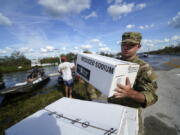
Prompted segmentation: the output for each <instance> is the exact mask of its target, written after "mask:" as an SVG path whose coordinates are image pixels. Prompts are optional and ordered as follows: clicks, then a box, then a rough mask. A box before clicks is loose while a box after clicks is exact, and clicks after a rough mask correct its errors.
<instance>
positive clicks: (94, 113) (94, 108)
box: [5, 98, 139, 135]
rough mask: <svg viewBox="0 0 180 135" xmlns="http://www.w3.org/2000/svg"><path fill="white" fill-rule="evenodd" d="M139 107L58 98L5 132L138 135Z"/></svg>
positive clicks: (15, 134)
mask: <svg viewBox="0 0 180 135" xmlns="http://www.w3.org/2000/svg"><path fill="white" fill-rule="evenodd" d="M138 129H139V127H138V110H137V109H135V108H129V107H125V106H121V105H115V104H104V103H96V102H90V101H82V100H77V99H69V98H61V99H59V100H57V101H56V102H54V103H52V104H50V105H48V106H47V107H45V108H44V109H42V110H40V111H38V112H36V113H34V114H32V115H31V116H29V117H27V118H25V119H24V120H22V121H20V122H19V123H17V124H15V125H13V126H12V127H10V128H8V129H7V130H6V131H5V134H6V135H137V134H138Z"/></svg>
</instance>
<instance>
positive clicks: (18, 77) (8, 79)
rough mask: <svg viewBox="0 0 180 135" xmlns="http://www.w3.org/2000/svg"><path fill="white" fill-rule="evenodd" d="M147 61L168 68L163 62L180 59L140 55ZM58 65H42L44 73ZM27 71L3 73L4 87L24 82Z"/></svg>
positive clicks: (52, 81) (154, 65)
mask: <svg viewBox="0 0 180 135" xmlns="http://www.w3.org/2000/svg"><path fill="white" fill-rule="evenodd" d="M141 59H143V60H144V61H146V62H148V63H149V64H150V65H151V66H152V67H153V68H154V69H155V70H170V69H172V67H169V66H166V65H165V64H164V63H165V62H168V61H170V60H172V59H180V56H173V55H149V57H141ZM57 70H58V66H50V67H44V71H45V73H46V74H51V73H56V72H57ZM27 75H28V73H27V71H21V72H14V73H6V74H3V79H4V82H5V85H6V88H8V87H12V86H14V85H15V84H16V83H20V82H24V81H25V80H26V77H27ZM57 78H58V77H57V76H54V77H51V79H50V81H49V82H48V83H47V84H46V85H45V86H44V87H45V88H48V87H51V86H54V85H57Z"/></svg>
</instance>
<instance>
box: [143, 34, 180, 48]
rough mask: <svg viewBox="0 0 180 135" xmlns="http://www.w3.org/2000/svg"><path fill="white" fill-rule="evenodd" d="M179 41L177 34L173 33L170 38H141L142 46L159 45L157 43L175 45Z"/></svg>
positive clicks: (179, 37)
mask: <svg viewBox="0 0 180 135" xmlns="http://www.w3.org/2000/svg"><path fill="white" fill-rule="evenodd" d="M179 42H180V36H177V35H174V36H172V37H170V38H164V39H161V40H157V39H155V40H149V39H143V40H142V44H143V46H144V45H145V46H151V47H153V46H159V45H165V46H167V45H172V44H173V45H176V44H177V43H179Z"/></svg>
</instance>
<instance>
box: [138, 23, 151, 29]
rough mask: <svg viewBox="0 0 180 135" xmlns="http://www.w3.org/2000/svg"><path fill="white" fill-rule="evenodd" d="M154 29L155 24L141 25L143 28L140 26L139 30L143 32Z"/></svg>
mask: <svg viewBox="0 0 180 135" xmlns="http://www.w3.org/2000/svg"><path fill="white" fill-rule="evenodd" d="M153 27H154V24H151V25H147V24H146V25H141V26H138V28H139V29H141V30H143V29H148V28H153Z"/></svg>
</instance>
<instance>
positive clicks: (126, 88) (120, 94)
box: [113, 77, 134, 98]
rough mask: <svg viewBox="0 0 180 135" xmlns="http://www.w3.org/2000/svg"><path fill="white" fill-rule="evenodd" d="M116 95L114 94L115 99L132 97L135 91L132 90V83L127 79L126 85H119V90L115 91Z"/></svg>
mask: <svg viewBox="0 0 180 135" xmlns="http://www.w3.org/2000/svg"><path fill="white" fill-rule="evenodd" d="M115 91H116V93H114V95H113V96H114V97H115V98H124V97H131V95H133V94H134V90H133V89H132V88H131V83H130V80H129V78H128V77H127V78H126V85H122V84H117V88H116V89H115Z"/></svg>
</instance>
